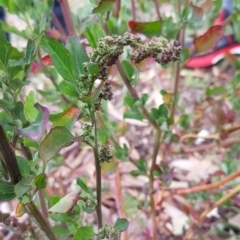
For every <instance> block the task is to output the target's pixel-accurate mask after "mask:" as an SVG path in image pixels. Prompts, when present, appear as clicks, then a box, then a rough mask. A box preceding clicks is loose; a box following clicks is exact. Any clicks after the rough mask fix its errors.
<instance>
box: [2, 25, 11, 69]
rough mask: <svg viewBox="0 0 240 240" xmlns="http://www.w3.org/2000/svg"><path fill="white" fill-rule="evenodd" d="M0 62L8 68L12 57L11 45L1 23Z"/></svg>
mask: <svg viewBox="0 0 240 240" xmlns="http://www.w3.org/2000/svg"><path fill="white" fill-rule="evenodd" d="M0 43H1V44H0V61H1V62H2V64H3V65H4V66H5V67H6V66H7V64H8V60H9V57H10V55H11V51H12V47H11V44H10V43H9V42H8V41H7V39H6V37H5V33H4V31H3V29H2V25H1V23H0Z"/></svg>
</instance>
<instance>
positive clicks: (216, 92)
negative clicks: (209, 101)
mask: <svg viewBox="0 0 240 240" xmlns="http://www.w3.org/2000/svg"><path fill="white" fill-rule="evenodd" d="M224 94H226V88H224V87H221V86H217V87H213V88H210V87H207V88H206V95H207V96H208V97H211V96H221V95H224Z"/></svg>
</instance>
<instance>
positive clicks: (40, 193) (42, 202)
mask: <svg viewBox="0 0 240 240" xmlns="http://www.w3.org/2000/svg"><path fill="white" fill-rule="evenodd" d="M38 199H39V203H40V208H41V212H42V215H43V216H44V217H45V218H46V219H48V209H47V206H46V202H45V200H44V196H43V190H42V189H39V190H38Z"/></svg>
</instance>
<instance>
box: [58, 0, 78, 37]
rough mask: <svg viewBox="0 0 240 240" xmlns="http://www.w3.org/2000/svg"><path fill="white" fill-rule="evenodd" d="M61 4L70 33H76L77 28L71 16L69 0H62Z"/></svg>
mask: <svg viewBox="0 0 240 240" xmlns="http://www.w3.org/2000/svg"><path fill="white" fill-rule="evenodd" d="M60 6H61V9H62V13H63V17H64V20H65V23H66V27H67V32H68V35H71V34H75V29H74V26H73V21H72V18H71V12H70V8H69V5H68V0H60Z"/></svg>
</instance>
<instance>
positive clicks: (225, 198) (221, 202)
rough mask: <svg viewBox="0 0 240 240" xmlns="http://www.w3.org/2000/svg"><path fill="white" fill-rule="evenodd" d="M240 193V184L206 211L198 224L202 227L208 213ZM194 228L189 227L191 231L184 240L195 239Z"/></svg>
mask: <svg viewBox="0 0 240 240" xmlns="http://www.w3.org/2000/svg"><path fill="white" fill-rule="evenodd" d="M239 192H240V184H238V185H237V186H236V187H235V188H233V189H232V190H230V191H229V192H228V193H227V194H226V195H224V196H223V197H222V198H220V199H219V200H218V201H217V202H215V203H214V205H213V206H212V207H211V208H209V209H207V210H205V211H204V212H203V213H202V214H201V216H200V217H199V221H198V224H199V225H200V224H201V223H202V221H203V220H204V218H205V217H206V216H207V215H208V213H209V212H211V211H212V210H213V209H214V208H217V207H219V206H220V205H222V204H223V203H224V202H226V201H227V200H229V199H230V198H232V197H233V196H235V195H236V194H238V193H239ZM192 227H193V224H192V225H191V226H190V227H189V229H188V231H187V232H186V234H185V236H184V238H183V240H189V239H190V238H193V236H190V235H191V234H192Z"/></svg>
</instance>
